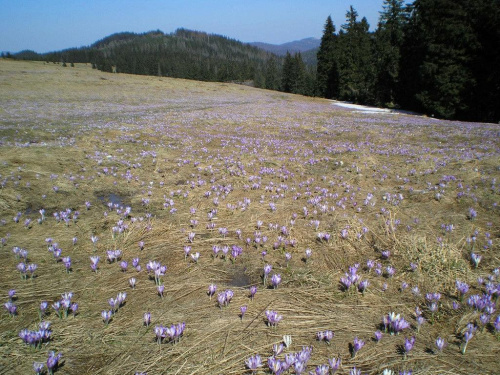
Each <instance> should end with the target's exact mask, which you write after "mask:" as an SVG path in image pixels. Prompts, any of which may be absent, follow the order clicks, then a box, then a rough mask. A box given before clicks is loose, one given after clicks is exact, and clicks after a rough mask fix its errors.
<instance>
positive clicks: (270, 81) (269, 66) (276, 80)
mask: <svg viewBox="0 0 500 375" xmlns="http://www.w3.org/2000/svg"><path fill="white" fill-rule="evenodd" d="M265 88H266V89H268V90H279V88H280V75H279V67H278V63H277V62H276V59H275V58H274V56H271V57H269V59H267V61H266V74H265Z"/></svg>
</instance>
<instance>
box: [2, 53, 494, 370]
mask: <svg viewBox="0 0 500 375" xmlns="http://www.w3.org/2000/svg"><path fill="white" fill-rule="evenodd" d="M0 98H1V99H0V100H1V104H2V105H1V109H0V126H1V127H0V142H1V143H0V159H1V160H2V162H1V163H0V181H1V183H2V184H1V190H0V219H2V220H4V222H3V223H2V225H1V226H0V237H2V238H3V239H4V241H5V244H4V245H3V246H2V247H1V249H0V258H1V263H0V264H1V266H0V285H1V286H2V288H1V290H0V296H1V298H2V304H3V303H7V301H8V295H7V294H8V291H9V290H10V289H15V290H16V298H15V299H14V300H13V303H14V304H16V305H17V314H16V315H15V316H12V317H11V316H9V314H8V312H7V310H5V309H4V310H3V311H2V315H1V316H0V340H1V341H0V342H1V343H2V344H1V345H0V373H2V374H18V373H23V374H25V373H26V374H27V373H30V372H32V364H33V361H42V362H44V361H45V360H46V359H47V353H48V351H49V350H54V351H57V352H61V353H62V355H63V357H62V358H63V361H62V365H61V366H59V368H58V369H57V372H56V373H57V374H59V373H60V374H87V373H88V374H134V373H136V372H147V373H148V374H242V373H249V371H248V370H247V369H246V368H245V360H246V359H247V358H249V357H250V356H251V355H255V354H259V355H260V356H261V357H262V358H263V359H264V362H265V361H266V360H267V357H269V356H271V355H272V347H273V344H279V343H281V342H282V341H283V335H291V337H292V345H291V347H290V348H287V349H286V350H285V353H290V352H296V351H299V350H301V348H302V347H304V346H311V347H312V348H313V354H312V356H311V359H310V361H309V363H308V367H307V368H308V370H309V371H314V369H315V367H316V366H318V365H320V364H326V363H327V361H328V359H330V358H332V357H334V356H340V357H341V358H342V361H343V366H342V369H341V370H340V373H342V374H348V373H349V371H350V369H352V368H353V367H356V368H357V369H361V370H362V373H367V374H380V373H382V371H383V370H384V369H392V370H394V371H403V370H410V369H412V370H413V373H414V374H495V373H498V371H499V370H498V360H497V358H498V355H499V352H500V344H499V341H498V332H495V328H494V325H493V322H494V320H495V318H496V317H497V316H498V312H497V311H494V312H493V313H492V314H491V320H490V323H488V324H487V325H486V327H485V328H484V329H481V327H480V328H479V330H478V332H477V333H475V335H474V337H473V339H472V340H471V342H470V343H469V344H468V347H467V351H466V353H465V354H464V355H462V354H461V353H460V346H461V344H462V340H463V334H464V332H465V327H466V326H467V324H468V323H471V322H472V323H474V324H479V323H478V322H479V315H480V313H478V312H477V311H475V310H474V309H473V308H472V307H470V306H468V305H467V297H468V296H470V295H473V294H480V295H481V294H482V293H484V292H485V284H484V283H483V284H478V282H477V279H478V278H479V277H482V278H483V279H485V280H486V282H488V281H490V282H491V283H493V285H498V283H499V280H498V277H497V276H495V274H494V269H495V268H497V267H499V266H500V259H499V253H498V249H499V242H498V241H499V240H498V238H499V236H500V230H499V229H500V227H499V223H500V221H499V212H500V211H499V207H498V205H497V203H498V201H499V200H500V196H499V185H498V180H500V170H499V167H500V165H499V160H500V159H499V150H500V147H499V146H500V144H499V139H500V137H499V134H500V133H499V132H500V127H499V126H498V125H494V124H468V123H458V122H446V121H437V120H434V119H427V118H424V117H417V116H407V115H402V114H390V113H379V114H373V113H370V114H363V113H357V112H355V111H352V110H350V109H343V108H337V107H335V106H334V105H333V104H332V103H331V102H330V101H327V100H321V99H312V98H303V97H299V96H294V95H287V94H282V93H277V92H270V91H265V90H257V89H252V88H249V87H243V86H237V85H232V84H222V83H200V82H194V81H186V80H175V79H168V78H158V77H139V76H130V75H121V74H107V73H102V72H98V71H96V70H92V69H91V67H90V66H86V65H78V64H77V66H76V67H75V68H70V67H66V68H63V67H62V66H60V65H55V64H44V63H43V62H14V61H7V60H2V61H0ZM450 176H451V177H450ZM400 194H401V195H400ZM370 195H372V198H370V199H368V200H367V202H366V203H365V199H367V197H368V196H370ZM85 202H90V204H91V206H90V209H88V210H87V209H86V206H85ZM109 202H111V206H109V205H108V203H109ZM172 203H173V204H172ZM270 203H271V205H270ZM113 204H116V206H115V205H113ZM272 204H274V206H275V207H273V206H272ZM120 206H123V207H125V206H129V207H131V209H132V210H131V213H130V215H125V216H124V215H123V210H124V208H123V207H120ZM304 207H306V209H307V211H308V212H307V215H305V212H304ZM42 208H43V209H45V211H46V214H45V215H46V219H45V220H44V221H43V222H42V223H41V224H39V223H37V220H38V219H39V218H40V214H39V210H40V209H42ZM172 208H175V212H172ZM470 208H474V209H475V210H476V212H477V217H476V218H471V217H469V218H468V217H467V216H468V212H469V209H470ZM66 209H70V210H71V212H72V214H74V212H75V211H79V216H78V219H77V220H76V222H74V221H73V220H70V221H69V222H68V224H66V223H64V221H61V222H57V221H56V219H55V218H54V216H53V214H54V213H57V212H61V211H64V210H66ZM191 209H194V210H193V212H191ZM214 209H216V210H217V213H216V214H213V215H212V216H213V217H211V218H210V217H209V213H210V212H211V211H212V210H214ZM117 210H118V211H120V213H117ZM18 212H20V213H21V216H20V219H19V222H18V223H16V222H15V221H14V220H13V218H14V217H15V216H16V215H17V213H18ZM105 212H106V214H105ZM26 219H31V222H30V223H29V224H26ZM471 219H473V220H471ZM120 220H123V222H120ZM192 220H195V221H196V222H194V221H192ZM316 220H318V221H319V223H315V222H314V221H316ZM258 222H262V225H261V227H260V228H258V226H259V225H258ZM443 224H444V225H445V227H442V225H443ZM451 224H453V228H454V229H453V230H451V231H447V230H446V229H445V228H446V226H449V225H451ZM120 225H122V226H123V225H125V226H126V228H124V230H123V232H122V233H116V232H115V231H114V227H117V226H120ZM316 225H317V229H316ZM211 226H213V228H212V227H211ZM283 227H285V228H284V229H283ZM221 228H227V232H228V233H227V234H224V233H223V232H220V231H219V229H221ZM364 228H367V229H368V231H367V233H364V234H363V232H364ZM237 230H240V231H241V236H238V234H237ZM343 230H346V232H342V231H343ZM191 232H192V233H195V236H194V239H193V240H192V242H190V241H189V240H188V236H189V233H191ZM319 233H328V234H330V239H329V240H328V241H326V240H319V239H318V234H319ZM487 233H488V234H487ZM358 235H359V236H358ZM91 236H97V237H98V238H99V239H98V241H97V242H96V244H95V245H93V244H92V242H91V240H90V239H91ZM473 236H474V237H475V241H472V242H471V240H470V238H471V237H473ZM49 237H50V238H53V240H54V242H57V243H58V245H59V247H60V248H61V249H62V256H70V257H71V260H72V266H71V272H69V273H67V272H66V270H65V267H64V265H63V264H62V262H61V261H56V260H55V259H54V257H53V256H52V255H51V254H50V253H49V251H48V250H47V243H46V241H45V239H46V238H49ZM74 237H76V238H77V241H76V244H75V245H73V238H74ZM264 237H267V241H266V242H263V238H264ZM280 237H281V240H282V242H283V243H285V242H286V241H288V244H287V245H283V244H282V245H280V246H277V249H273V244H274V243H275V242H279V241H280ZM247 238H249V239H250V243H247ZM256 238H258V239H260V242H259V243H256V242H255V239H256ZM489 240H491V242H489ZM141 241H143V242H144V247H143V249H141V248H140V247H139V242H141ZM233 245H236V246H239V247H241V248H242V249H243V252H242V255H241V256H239V257H237V258H236V259H235V260H234V261H232V260H230V259H226V260H223V259H221V257H220V256H219V257H217V258H213V257H212V254H213V250H212V249H213V247H214V246H220V247H223V246H229V247H231V246H233ZM185 246H191V254H194V253H196V252H199V253H200V254H201V255H200V258H199V260H198V262H195V261H194V260H193V259H191V257H190V256H188V257H187V259H185V256H184V247H185ZM14 247H19V248H23V249H26V250H28V263H36V264H37V265H38V269H37V271H36V273H35V275H36V277H35V278H33V279H32V280H30V279H29V278H28V279H27V280H23V279H21V278H20V275H19V272H18V271H17V269H16V266H17V264H18V263H19V261H20V260H19V259H16V257H15V254H14V253H13V251H12V249H13V248H14ZM111 249H112V250H115V249H120V250H121V251H122V259H123V260H126V261H127V262H128V263H129V266H128V269H127V270H126V271H122V270H121V268H120V264H119V263H120V262H113V263H109V262H107V261H106V251H107V250H111ZM306 249H311V250H312V256H311V257H310V258H308V259H306V255H305V250H306ZM386 250H389V251H390V252H391V255H390V256H389V258H388V259H383V257H382V252H383V251H386ZM262 251H266V252H267V254H266V255H265V256H263V255H262V254H261V253H262ZM286 252H288V253H290V254H291V256H292V258H291V260H290V261H289V262H287V261H286V259H285V253H286ZM471 252H476V253H479V254H481V255H482V257H483V258H482V260H481V262H480V264H479V267H477V268H475V267H474V266H473V265H472V263H471V259H470V254H471ZM94 255H99V256H100V257H101V261H100V263H99V269H98V271H97V272H92V270H91V269H90V256H94ZM135 257H139V258H140V265H141V267H142V270H141V271H140V272H137V271H136V270H135V269H134V268H133V267H132V265H131V263H132V260H133V258H135ZM150 260H155V261H159V262H161V264H164V265H166V266H167V272H166V274H165V276H163V277H162V283H163V285H164V286H165V290H164V295H163V297H160V296H159V295H158V292H157V289H156V285H155V282H154V280H152V279H151V278H150V277H149V276H148V273H147V272H146V264H147V262H148V261H150ZM368 260H374V261H375V262H379V263H380V264H381V266H382V267H383V270H385V269H386V267H388V266H393V267H394V268H395V270H396V273H395V274H394V276H392V277H386V276H377V275H376V272H375V269H372V270H371V271H368V269H367V267H366V264H367V261H368ZM356 263H359V271H358V273H359V274H360V275H361V276H362V278H363V279H368V280H369V281H370V285H369V286H368V288H367V291H366V292H365V293H364V294H362V293H360V292H358V291H355V290H353V289H351V290H350V291H347V292H346V291H343V290H342V288H341V285H340V278H341V277H342V276H344V274H345V272H347V271H348V269H349V267H350V266H353V265H354V264H356ZM411 263H414V264H415V265H416V268H415V270H412V269H411V267H410V264H411ZM265 264H271V265H272V267H273V270H272V272H271V274H273V273H279V274H280V275H281V277H282V282H281V284H280V285H279V287H278V288H276V289H273V288H271V287H270V286H269V283H268V285H266V286H264V285H263V280H262V275H263V267H264V265H265ZM270 276H271V275H270ZM131 277H135V278H136V280H137V285H136V287H135V289H132V288H131V287H130V286H129V279H130V278H131ZM488 277H489V278H490V279H488ZM457 279H458V280H461V281H463V282H467V283H468V284H469V285H470V286H471V288H470V291H469V292H468V293H467V295H466V298H465V299H464V300H463V301H462V302H461V306H460V308H458V309H454V308H453V307H452V303H453V302H454V301H455V302H457V301H458V297H457V291H456V288H455V281H456V280H457ZM211 283H214V284H216V285H217V287H218V290H217V293H218V292H221V291H223V290H225V289H232V290H233V291H234V297H233V300H232V301H231V303H230V304H229V306H227V307H223V308H220V307H219V306H218V304H217V298H216V297H217V293H216V295H215V296H214V297H213V298H212V299H210V298H209V296H208V294H207V288H208V286H209V285H210V284H211ZM403 283H406V284H407V285H408V287H407V288H406V289H404V288H403V287H402V285H403ZM384 284H387V285H384ZM252 285H256V286H257V287H258V291H257V294H256V296H255V298H254V299H250V298H249V287H250V286H252ZM414 287H418V288H419V291H420V293H419V294H417V293H412V289H413V288H414ZM385 288H387V290H385ZM384 290H385V291H384ZM69 291H71V292H73V293H74V297H73V300H74V301H75V302H78V304H79V309H78V313H77V314H76V316H72V315H71V314H70V316H68V317H67V318H62V319H59V318H58V317H57V316H56V314H55V312H54V311H53V310H52V309H51V308H50V307H49V311H50V312H49V314H48V315H47V316H46V318H45V320H48V321H51V322H52V332H53V334H52V338H51V340H50V341H49V342H48V343H44V344H43V345H42V347H41V348H40V349H34V348H32V347H30V346H28V345H26V344H25V343H23V342H22V340H21V339H20V338H19V336H18V334H19V332H20V331H21V330H22V329H25V328H27V329H32V330H34V329H36V328H37V324H38V322H39V317H38V306H39V304H40V302H41V301H43V300H45V301H48V302H49V304H51V303H53V302H55V301H57V300H58V299H59V298H60V296H61V294H62V293H65V292H69ZM118 292H127V298H126V303H125V304H124V306H123V307H121V308H119V309H118V311H117V312H116V313H115V314H114V315H113V317H112V320H111V322H110V323H109V324H107V325H106V324H104V322H103V321H102V318H101V311H102V310H107V309H109V305H108V300H109V299H110V298H114V297H115V296H116V295H117V293H118ZM433 292H440V293H441V294H442V298H441V300H440V302H439V310H438V312H437V313H436V314H434V315H432V314H430V312H429V311H428V310H427V308H426V301H425V294H426V293H433ZM497 294H498V293H497ZM495 303H496V307H498V303H497V302H496V301H495ZM243 305H246V306H248V309H247V312H246V314H245V315H244V317H243V318H242V319H241V318H240V316H239V314H240V306H243ZM416 306H419V307H420V308H421V309H422V310H423V311H424V315H425V317H426V319H427V322H426V323H425V324H424V325H423V326H422V328H421V329H420V330H419V331H418V332H417V329H416V321H415V315H414V314H415V307H416ZM266 310H275V311H277V312H278V313H279V314H280V315H282V316H283V320H282V321H281V322H280V323H279V324H278V325H277V327H270V326H268V325H267V324H266V319H265V316H266V315H265V312H266ZM392 311H394V312H396V313H399V314H401V315H402V316H404V318H405V319H406V320H407V321H409V322H410V323H411V327H410V328H409V329H407V330H405V332H403V333H402V334H400V335H394V336H391V335H390V334H388V333H387V334H384V336H383V338H382V340H381V342H379V343H376V342H375V341H374V340H373V339H372V338H373V333H374V332H375V331H376V330H378V329H380V328H381V323H382V317H383V316H384V315H386V314H387V313H389V312H392ZM145 312H150V313H151V317H152V323H151V325H150V326H149V327H146V326H145V325H144V324H143V314H144V313H145ZM180 322H185V323H186V329H185V332H184V335H183V336H182V338H181V340H180V342H178V343H175V344H173V343H166V342H164V343H162V344H161V345H158V344H157V342H156V337H155V333H154V327H155V325H159V324H162V325H168V326H169V325H171V324H175V323H180ZM479 325H480V324H479ZM324 330H332V331H333V332H334V333H335V337H334V338H333V340H332V341H331V343H330V344H329V345H328V344H327V343H325V342H319V341H317V340H316V333H317V332H319V331H324ZM356 336H357V337H359V338H361V339H363V340H365V341H366V345H365V346H364V347H363V348H362V349H361V350H360V351H359V353H357V355H356V356H355V357H354V358H351V353H350V349H349V345H350V344H352V342H353V339H354V337H356ZM410 336H415V337H416V345H415V348H414V349H413V350H412V351H411V352H410V353H409V354H408V355H407V356H406V357H405V356H404V355H403V353H402V352H401V346H402V345H403V343H404V338H405V337H410ZM438 336H440V337H442V338H444V339H445V341H446V343H447V346H446V347H445V349H444V350H443V352H442V353H438V352H437V350H436V347H435V344H434V342H435V340H436V338H437V337H438ZM279 358H280V359H283V354H282V355H281V356H280V357H279ZM258 373H259V374H260V373H262V374H263V373H270V371H269V370H268V369H267V366H264V367H262V368H261V369H260V370H259V372H258ZM290 373H293V372H292V371H290Z"/></svg>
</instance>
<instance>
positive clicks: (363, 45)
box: [338, 6, 375, 104]
mask: <svg viewBox="0 0 500 375" xmlns="http://www.w3.org/2000/svg"><path fill="white" fill-rule="evenodd" d="M357 17H358V13H357V12H356V10H355V9H354V8H353V7H352V6H351V7H350V9H349V11H348V12H347V14H346V20H347V23H346V24H344V25H342V29H341V30H340V34H339V41H338V69H339V98H340V99H342V100H349V101H353V102H356V103H365V104H367V103H372V102H373V96H374V93H373V86H374V80H375V71H374V68H373V49H372V39H371V36H370V33H369V27H370V26H369V24H368V22H367V20H366V18H364V17H363V19H362V20H361V21H358V20H357Z"/></svg>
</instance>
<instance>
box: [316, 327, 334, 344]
mask: <svg viewBox="0 0 500 375" xmlns="http://www.w3.org/2000/svg"><path fill="white" fill-rule="evenodd" d="M334 336H335V333H333V332H332V331H329V330H326V331H320V332H317V333H316V339H317V340H318V341H326V342H327V343H328V344H329V343H330V341H332V339H333V337H334Z"/></svg>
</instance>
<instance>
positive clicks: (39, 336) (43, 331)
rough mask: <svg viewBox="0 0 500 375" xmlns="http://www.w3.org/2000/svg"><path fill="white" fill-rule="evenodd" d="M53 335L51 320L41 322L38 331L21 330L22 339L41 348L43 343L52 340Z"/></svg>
mask: <svg viewBox="0 0 500 375" xmlns="http://www.w3.org/2000/svg"><path fill="white" fill-rule="evenodd" d="M51 335H52V331H51V329H50V322H41V323H40V324H39V325H38V330H36V331H31V330H28V329H23V330H21V331H20V332H19V337H20V338H21V340H23V341H24V342H25V343H26V344H28V345H31V346H33V347H35V348H40V347H41V346H42V344H43V343H45V342H48V341H50V338H51Z"/></svg>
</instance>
